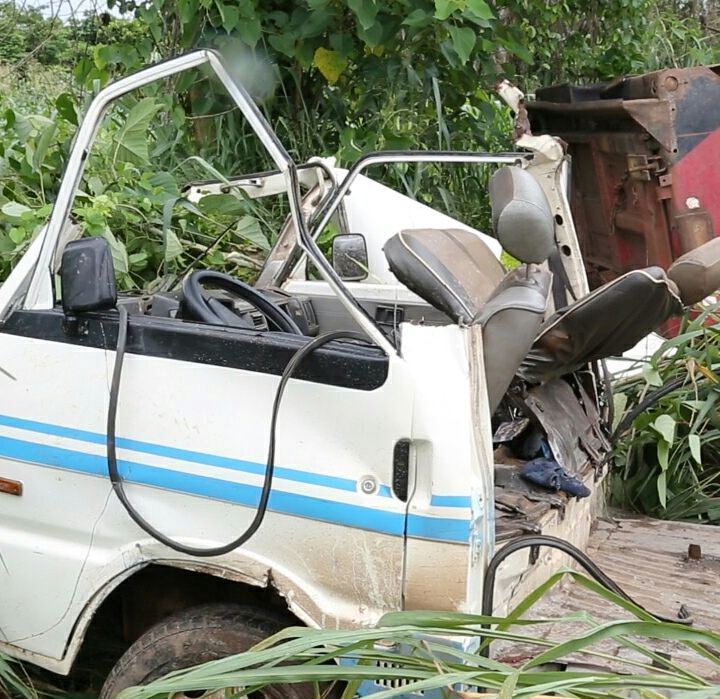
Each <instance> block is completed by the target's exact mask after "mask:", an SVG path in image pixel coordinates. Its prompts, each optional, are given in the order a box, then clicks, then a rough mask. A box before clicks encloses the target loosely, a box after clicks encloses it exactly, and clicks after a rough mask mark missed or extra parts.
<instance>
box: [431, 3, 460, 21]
mask: <svg viewBox="0 0 720 699" xmlns="http://www.w3.org/2000/svg"><path fill="white" fill-rule="evenodd" d="M466 5H467V0H435V19H439V20H446V19H447V18H448V17H450V15H451V14H452V13H453V12H455V11H456V10H464V9H465V7H466Z"/></svg>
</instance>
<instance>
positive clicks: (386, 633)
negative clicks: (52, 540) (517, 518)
mask: <svg viewBox="0 0 720 699" xmlns="http://www.w3.org/2000/svg"><path fill="white" fill-rule="evenodd" d="M566 574H568V575H570V576H572V577H573V578H574V580H575V582H576V583H577V584H578V585H579V586H582V587H586V588H588V589H590V590H592V591H593V592H594V593H596V594H598V595H600V596H601V597H602V598H603V599H605V600H606V601H607V603H608V604H611V605H617V606H618V608H622V609H624V611H625V613H626V614H625V616H626V617H627V618H628V620H625V621H614V622H610V623H602V624H601V623H598V622H597V621H595V620H594V619H592V618H590V617H589V616H587V615H582V616H576V617H572V619H571V618H568V619H565V620H563V621H573V622H574V624H575V625H573V628H575V629H576V630H577V634H576V635H575V636H572V635H570V637H567V636H565V637H564V638H563V640H562V641H559V642H552V641H548V640H545V639H543V638H541V637H539V631H538V625H540V626H542V624H544V623H547V620H537V619H534V620H533V619H530V618H528V617H527V616H526V614H527V612H528V610H529V609H530V608H531V607H532V606H533V604H535V602H537V601H538V600H539V599H541V598H542V597H543V595H545V594H546V593H547V590H548V589H549V588H551V587H552V586H553V585H555V584H557V583H558V582H559V581H560V580H561V579H562V578H563V577H564V576H565V575H566ZM619 613H620V612H619ZM555 621H557V620H555ZM486 624H487V625H489V626H490V628H483V627H484V625H486ZM533 625H534V626H533ZM566 628H567V627H566ZM421 634H425V635H430V636H435V637H436V638H427V637H425V638H423V637H422V636H421ZM535 634H538V635H535ZM438 636H441V637H444V638H445V639H448V638H450V639H453V640H454V641H455V642H456V643H455V645H450V644H448V643H447V642H442V641H440V640H439V639H438V638H437V637H438ZM656 639H663V640H668V641H673V642H675V643H677V644H678V645H681V646H685V647H686V648H688V649H690V650H691V651H692V652H693V653H694V654H697V655H698V657H702V658H704V659H705V661H706V662H707V663H708V668H712V670H714V669H716V668H718V666H719V665H720V656H718V654H717V651H718V650H720V635H718V634H716V633H713V632H710V631H702V630H699V629H694V628H691V627H687V626H681V625H679V624H669V623H665V622H659V621H655V620H654V619H653V618H652V617H650V616H649V615H648V614H647V613H646V612H643V611H642V610H641V609H639V608H638V607H636V606H635V605H633V604H632V603H629V602H627V601H626V600H625V599H623V598H620V597H618V596H616V595H615V594H614V593H612V592H610V591H608V590H606V589H605V588H603V587H601V586H599V585H598V584H597V583H595V582H594V581H592V580H590V579H588V578H586V577H584V576H583V575H580V574H579V573H576V572H574V571H560V572H559V573H557V574H556V575H555V576H553V578H551V580H550V581H549V582H548V583H547V585H544V586H543V587H542V588H540V589H538V590H536V591H535V592H534V593H532V594H531V595H529V596H528V598H527V599H526V600H524V601H523V602H522V603H521V604H520V605H519V606H518V607H517V608H516V609H515V611H514V612H513V613H512V614H511V615H510V616H508V617H507V618H504V619H503V618H488V617H480V616H474V615H471V614H459V613H450V612H446V613H438V612H398V613H392V614H387V615H386V616H384V617H383V618H382V619H381V620H380V623H379V624H378V627H377V628H374V629H358V630H353V631H338V630H318V629H308V628H290V629H286V630H284V631H282V632H280V633H279V634H276V635H275V636H273V637H272V638H270V639H268V640H267V641H265V642H263V643H261V644H259V645H258V646H256V647H255V648H254V649H252V650H250V651H248V652H247V653H243V654H242V655H238V656H233V657H229V658H224V659H222V660H216V661H213V662H209V663H206V664H204V665H200V666H198V667H195V668H190V669H188V670H180V671H177V672H173V673H171V674H170V675H168V676H167V677H165V678H162V679H160V680H157V681H154V682H151V683H149V684H148V685H146V686H144V687H135V688H132V689H128V690H125V691H124V692H122V693H121V694H120V699H151V698H152V697H158V698H159V697H166V696H168V695H170V696H172V694H173V693H182V692H184V693H187V694H190V693H191V692H192V693H193V696H195V693H197V695H201V694H202V693H203V692H205V691H217V690H222V689H226V688H232V689H230V690H228V696H229V695H233V696H246V695H249V696H255V695H254V694H253V693H254V692H257V691H258V690H261V689H262V688H263V687H267V686H268V685H272V684H280V683H284V684H285V683H297V682H306V683H312V684H314V685H315V689H316V694H315V696H322V693H321V690H325V691H327V683H331V682H335V683H338V685H339V688H340V689H343V692H342V695H341V699H351V698H352V697H353V696H355V692H356V690H357V687H358V685H359V683H360V682H361V681H363V680H370V681H375V680H385V681H387V680H394V681H395V682H396V684H395V686H394V687H393V686H392V684H391V685H390V686H389V687H388V688H387V689H385V690H384V691H381V692H379V693H378V694H375V695H373V696H374V697H377V699H389V698H390V697H393V696H399V695H405V694H408V693H412V692H421V691H429V690H433V689H441V690H444V691H445V693H446V695H447V696H453V695H454V694H455V693H456V692H455V691H452V690H451V688H452V687H453V685H458V684H462V685H466V687H465V691H464V692H462V691H457V690H456V691H457V695H458V696H460V697H466V699H471V698H477V699H480V698H481V697H483V696H487V697H488V699H490V697H499V698H500V699H511V697H517V698H518V699H520V698H523V697H524V698H527V699H532V698H533V697H539V696H542V697H547V696H548V695H552V696H559V697H575V698H577V699H580V698H582V699H601V698H606V697H617V698H619V697H641V698H644V699H665V698H666V697H669V696H673V697H676V698H677V699H680V697H685V698H686V699H690V697H692V698H693V699H701V698H709V697H714V696H717V695H718V692H720V686H718V685H717V684H716V683H713V682H708V681H705V680H703V679H701V678H700V677H698V676H697V674H695V673H694V672H692V671H691V670H690V669H688V668H686V667H684V666H683V665H682V664H681V663H679V662H678V661H677V660H669V659H667V658H666V657H663V656H661V655H660V654H658V652H657V651H656V650H653V648H652V642H653V640H656ZM608 640H609V641H611V642H612V643H613V644H616V645H617V646H619V647H620V648H621V649H623V650H630V649H631V650H632V651H633V656H632V659H630V656H629V655H627V654H622V656H621V655H620V654H618V655H617V656H614V655H611V654H608V652H607V646H605V648H604V649H603V650H600V649H598V648H597V644H598V643H599V642H600V641H605V642H607V641H608ZM463 641H465V643H466V645H465V646H464V647H463V645H462V642H463ZM488 641H495V642H498V641H504V642H510V643H517V644H519V645H520V646H522V648H523V649H524V652H523V655H524V657H525V658H527V659H526V660H524V661H523V662H522V663H520V664H519V665H518V666H512V665H509V664H506V663H503V662H499V661H497V660H491V659H486V658H483V657H482V656H481V655H478V654H477V652H474V648H473V642H474V647H475V648H477V647H478V646H481V645H482V644H483V643H486V642H488ZM569 654H573V655H576V654H581V655H582V656H583V660H584V661H587V663H588V664H589V665H593V664H594V665H595V666H598V665H601V663H603V662H607V661H608V660H609V659H610V658H613V659H614V660H615V661H616V662H617V660H618V658H619V657H624V658H627V660H625V661H622V664H623V665H625V666H626V671H627V674H620V673H615V672H609V671H603V670H601V669H594V670H585V671H582V670H573V671H553V670H552V669H551V668H550V667H548V665H551V664H552V663H553V662H556V661H558V660H560V659H561V658H565V657H567V656H568V655H569ZM528 656H529V657H528ZM335 661H340V662H339V663H336V662H335ZM712 670H711V672H712ZM398 681H399V682H398ZM346 683H347V684H346ZM400 683H402V684H401V686H397V684H400ZM478 687H481V688H483V689H480V690H479V692H487V693H488V694H480V693H478V689H477V688H478ZM236 691H237V693H236ZM671 692H672V693H671Z"/></svg>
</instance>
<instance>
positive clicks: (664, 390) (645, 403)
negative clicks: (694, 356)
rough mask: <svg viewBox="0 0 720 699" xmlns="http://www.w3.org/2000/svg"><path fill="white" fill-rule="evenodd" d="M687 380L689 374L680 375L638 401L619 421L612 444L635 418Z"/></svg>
mask: <svg viewBox="0 0 720 699" xmlns="http://www.w3.org/2000/svg"><path fill="white" fill-rule="evenodd" d="M685 381H687V376H679V377H678V378H676V379H673V380H672V381H670V382H669V383H666V384H665V385H664V386H661V387H660V388H658V389H657V390H656V391H653V392H652V393H650V394H649V395H647V396H646V397H645V399H644V400H642V401H641V402H640V403H638V404H637V405H636V406H635V407H634V408H633V409H632V410H631V411H630V412H629V413H627V414H626V415H625V416H624V417H623V419H622V420H620V422H619V423H618V426H617V427H616V428H615V431H614V432H613V433H612V436H611V437H610V442H611V444H613V445H614V444H616V442H617V440H618V439H619V438H620V437H622V435H623V434H624V433H625V432H626V431H627V430H628V428H630V427H631V426H632V424H633V422H635V418H636V417H637V416H638V415H640V414H642V413H644V412H645V411H646V410H647V409H648V408H649V407H650V406H651V405H652V404H653V403H656V402H657V401H659V400H660V399H661V398H663V397H664V396H666V395H667V394H668V393H671V392H672V391H674V390H675V389H676V388H680V386H682V385H683V384H684V383H685Z"/></svg>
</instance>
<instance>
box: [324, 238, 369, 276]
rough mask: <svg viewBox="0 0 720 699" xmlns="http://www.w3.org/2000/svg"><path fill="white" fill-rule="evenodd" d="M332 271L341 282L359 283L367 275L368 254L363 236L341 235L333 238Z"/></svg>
mask: <svg viewBox="0 0 720 699" xmlns="http://www.w3.org/2000/svg"><path fill="white" fill-rule="evenodd" d="M332 261H333V269H334V270H335V271H336V272H337V275H338V276H339V277H340V279H342V280H343V281H347V282H359V281H362V280H363V279H365V278H366V277H367V275H368V252H367V244H366V243H365V236H363V235H361V234H360V233H342V234H340V235H336V236H335V237H334V238H333V243H332Z"/></svg>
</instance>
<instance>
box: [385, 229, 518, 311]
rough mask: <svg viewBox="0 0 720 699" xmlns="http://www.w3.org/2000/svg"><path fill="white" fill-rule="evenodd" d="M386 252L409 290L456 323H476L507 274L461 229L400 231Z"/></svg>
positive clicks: (392, 268) (477, 239) (485, 248)
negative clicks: (486, 303) (476, 318)
mask: <svg viewBox="0 0 720 699" xmlns="http://www.w3.org/2000/svg"><path fill="white" fill-rule="evenodd" d="M384 252H385V257H386V259H387V261H388V264H389V265H390V271H391V272H392V273H393V274H394V275H395V276H396V277H397V278H398V279H399V280H400V281H401V282H402V283H403V284H405V286H407V288H408V289H410V291H413V292H415V293H416V294H417V295H418V296H420V297H422V298H423V299H425V300H426V301H427V302H428V303H429V304H430V305H431V306H433V307H434V308H437V309H438V310H440V311H442V312H443V313H446V314H447V315H448V316H450V318H452V319H453V320H454V321H455V322H463V323H470V322H472V320H473V318H474V317H475V316H476V315H477V314H478V312H479V311H480V309H481V307H482V305H483V304H484V303H485V302H486V301H487V299H488V298H489V297H490V295H491V294H492V293H493V291H495V288H496V287H497V285H498V284H499V283H500V282H501V281H502V278H503V276H504V274H505V271H504V270H503V266H502V265H501V264H500V261H499V260H498V259H497V258H496V257H495V255H493V253H492V251H491V250H490V248H489V247H488V246H487V245H485V243H484V242H483V241H482V239H481V238H480V237H479V236H477V235H476V234H474V233H471V232H470V231H465V230H462V229H459V228H448V229H444V228H417V229H413V230H405V231H400V233H398V234H396V235H394V236H393V237H392V238H390V239H389V240H388V241H387V242H386V243H385V247H384Z"/></svg>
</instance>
